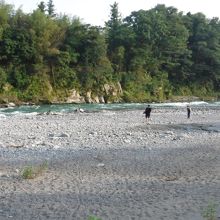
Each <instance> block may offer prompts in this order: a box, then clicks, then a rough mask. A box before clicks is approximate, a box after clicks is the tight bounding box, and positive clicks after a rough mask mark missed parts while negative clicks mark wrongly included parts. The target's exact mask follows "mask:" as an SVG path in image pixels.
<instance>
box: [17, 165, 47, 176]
mask: <svg viewBox="0 0 220 220" xmlns="http://www.w3.org/2000/svg"><path fill="white" fill-rule="evenodd" d="M47 168H48V164H47V162H46V161H45V162H44V163H42V164H40V165H39V166H35V167H33V166H27V167H25V168H24V169H23V170H22V173H21V176H22V178H23V179H34V178H36V177H38V176H40V175H41V174H42V173H43V172H44V171H45V170H46V169H47Z"/></svg>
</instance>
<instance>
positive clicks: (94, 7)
mask: <svg viewBox="0 0 220 220" xmlns="http://www.w3.org/2000/svg"><path fill="white" fill-rule="evenodd" d="M41 1H44V2H45V3H47V2H48V0H5V2H6V3H8V4H12V5H14V7H15V9H18V8H19V7H21V9H22V11H24V12H25V13H30V12H32V11H33V10H34V9H36V8H37V5H38V4H39V3H40V2H41ZM114 2H117V3H118V8H119V12H120V14H121V15H122V18H125V17H126V16H129V15H130V13H131V12H132V11H138V10H140V9H143V10H149V9H151V8H153V7H155V6H156V5H157V4H165V5H166V6H167V7H168V6H173V7H175V8H177V9H178V11H182V12H183V13H184V14H186V13H187V12H191V13H192V14H194V13H197V12H202V13H203V14H205V15H206V17H207V18H213V17H218V18H220V10H219V9H220V1H219V0H53V3H54V5H55V10H56V13H57V14H59V13H62V14H66V15H69V16H71V17H72V16H77V17H79V18H80V19H82V22H85V23H88V24H91V25H100V26H104V23H105V21H108V20H109V15H110V9H111V8H110V5H112V4H113V3H114Z"/></svg>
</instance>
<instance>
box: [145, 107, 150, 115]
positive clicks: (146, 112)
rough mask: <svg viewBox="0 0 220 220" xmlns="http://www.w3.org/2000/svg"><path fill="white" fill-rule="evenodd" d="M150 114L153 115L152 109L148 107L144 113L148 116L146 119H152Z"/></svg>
mask: <svg viewBox="0 0 220 220" xmlns="http://www.w3.org/2000/svg"><path fill="white" fill-rule="evenodd" d="M150 113H151V108H150V107H147V108H146V109H145V111H144V114H145V115H146V117H147V116H148V117H150Z"/></svg>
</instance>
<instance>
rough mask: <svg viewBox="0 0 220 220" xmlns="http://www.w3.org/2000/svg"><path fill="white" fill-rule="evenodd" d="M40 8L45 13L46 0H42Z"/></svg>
mask: <svg viewBox="0 0 220 220" xmlns="http://www.w3.org/2000/svg"><path fill="white" fill-rule="evenodd" d="M38 8H39V9H40V11H41V12H42V13H45V11H46V5H45V3H44V2H40V4H39V5H38Z"/></svg>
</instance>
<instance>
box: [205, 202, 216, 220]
mask: <svg viewBox="0 0 220 220" xmlns="http://www.w3.org/2000/svg"><path fill="white" fill-rule="evenodd" d="M216 209H217V205H216V204H215V203H211V202H210V203H209V204H208V206H207V207H206V208H205V209H204V210H203V213H202V216H203V217H204V218H205V219H206V220H217V213H216Z"/></svg>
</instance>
